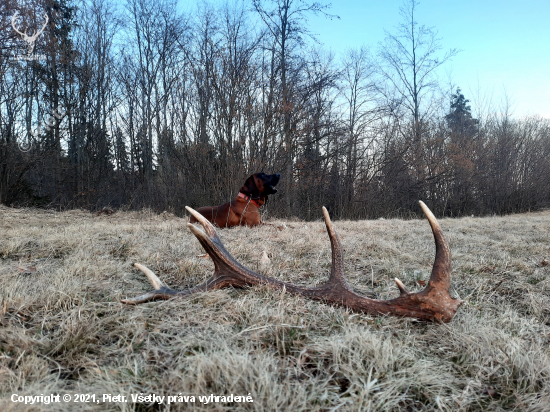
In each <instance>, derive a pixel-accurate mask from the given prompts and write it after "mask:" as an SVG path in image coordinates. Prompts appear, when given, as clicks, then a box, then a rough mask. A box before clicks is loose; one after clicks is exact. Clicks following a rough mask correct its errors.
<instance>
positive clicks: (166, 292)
mask: <svg viewBox="0 0 550 412" xmlns="http://www.w3.org/2000/svg"><path fill="white" fill-rule="evenodd" d="M134 266H135V267H137V268H138V269H139V270H141V271H142V272H143V273H145V276H147V279H149V282H151V284H152V285H153V288H155V290H154V291H151V292H147V293H145V294H143V295H141V296H138V297H136V298H132V299H122V300H121V302H122V303H126V304H128V305H137V304H138V303H145V302H149V301H152V300H162V299H170V298H172V297H174V296H176V295H179V294H182V293H183V292H179V291H177V290H173V289H170V288H169V287H168V286H166V285H165V284H164V283H163V282H162V281H161V280H160V279H159V278H158V276H157V275H155V274H154V273H153V271H152V270H151V269H149V268H148V267H147V266H144V265H141V264H139V263H134Z"/></svg>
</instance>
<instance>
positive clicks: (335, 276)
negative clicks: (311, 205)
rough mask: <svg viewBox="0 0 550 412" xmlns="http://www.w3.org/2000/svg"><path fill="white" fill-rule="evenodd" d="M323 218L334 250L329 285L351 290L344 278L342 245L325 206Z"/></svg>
mask: <svg viewBox="0 0 550 412" xmlns="http://www.w3.org/2000/svg"><path fill="white" fill-rule="evenodd" d="M323 216H324V218H325V225H326V227H327V232H328V237H329V238H330V247H331V249H332V266H331V268H330V278H329V280H328V284H339V285H340V286H342V287H344V288H346V289H349V286H348V282H347V281H346V278H345V277H344V254H343V253H342V245H341V244H340V238H338V234H337V233H336V231H335V230H334V227H333V226H332V221H331V220H330V215H329V214H328V210H327V209H326V207H324V206H323Z"/></svg>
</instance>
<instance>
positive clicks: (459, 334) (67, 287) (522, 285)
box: [0, 207, 550, 412]
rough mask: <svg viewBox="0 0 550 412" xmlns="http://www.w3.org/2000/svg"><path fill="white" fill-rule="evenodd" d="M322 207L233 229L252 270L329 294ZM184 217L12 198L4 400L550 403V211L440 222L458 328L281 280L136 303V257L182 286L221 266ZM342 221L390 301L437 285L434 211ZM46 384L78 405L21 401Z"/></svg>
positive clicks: (329, 411)
mask: <svg viewBox="0 0 550 412" xmlns="http://www.w3.org/2000/svg"><path fill="white" fill-rule="evenodd" d="M321 217H322V213H321V210H319V220H317V221H315V222H304V221H298V220H292V221H288V220H287V221H285V223H286V226H287V227H286V228H285V229H283V230H278V229H277V228H276V227H273V226H264V227H259V228H245V227H238V228H233V229H224V230H218V233H219V235H220V238H221V239H222V241H223V243H224V244H225V246H226V248H227V249H228V250H229V252H230V253H231V254H232V255H233V256H234V257H235V258H236V259H237V260H239V262H241V263H242V264H243V265H244V266H246V267H248V268H250V269H252V270H256V271H258V272H259V273H262V274H265V275H268V276H272V277H275V278H277V279H280V280H284V281H288V282H292V283H295V284H299V285H310V286H314V285H317V284H321V283H323V282H324V281H325V280H326V278H327V277H328V274H329V272H330V265H331V256H330V243H329V239H328V236H327V233H326V229H325V226H324V223H323V222H322V220H321ZM187 222H188V219H187V218H179V217H176V216H174V215H172V214H170V213H161V214H156V213H153V212H151V211H148V210H145V211H141V212H122V211H118V212H116V213H114V214H112V215H97V214H92V213H89V212H87V211H81V210H73V211H67V212H56V211H51V210H38V209H13V208H6V207H0V291H1V299H2V305H1V307H0V311H1V316H0V323H1V324H0V410H2V411H49V410H52V411H180V410H181V411H183V410H186V411H187V410H191V411H241V410H244V411H297V412H299V411H326V412H333V411H340V412H343V411H432V410H434V411H435V410H437V411H439V410H442V411H508V410H517V411H548V410H550V211H542V212H536V213H526V214H518V215H509V216H501V217H498V216H494V217H464V218H459V219H448V218H447V219H439V222H440V224H441V227H442V229H443V231H444V233H445V236H446V238H447V240H448V242H449V244H450V247H451V251H452V256H453V266H452V268H453V269H452V277H451V290H452V294H453V295H454V296H457V297H460V298H461V299H462V300H463V301H464V303H463V305H462V306H461V307H460V309H459V310H458V313H457V315H456V316H455V318H454V319H453V320H452V321H451V322H450V323H447V324H438V323H427V322H420V321H417V320H414V319H402V318H396V317H390V316H376V315H371V314H362V313H352V312H350V311H349V310H346V309H345V308H341V307H334V306H330V305H327V304H324V303H322V302H315V301H311V300H307V299H304V298H302V297H297V296H293V295H291V294H289V293H285V292H284V291H283V292H281V291H276V290H272V289H270V288H269V287H266V286H257V287H253V288H249V289H245V290H235V289H224V290H219V291H213V292H206V293H201V294H197V295H194V296H192V297H191V298H188V299H172V300H168V301H160V302H150V303H145V304H141V305H137V306H129V305H123V304H121V303H120V300H121V299H124V298H128V297H135V296H137V295H140V294H142V293H143V292H145V291H148V290H151V286H150V284H149V282H148V281H147V278H146V277H145V276H144V275H143V274H142V273H141V272H140V271H138V270H137V269H136V268H135V267H134V266H133V264H134V263H135V262H140V263H142V264H144V265H146V266H148V267H149V268H150V269H152V270H153V271H154V272H155V273H156V274H157V275H158V276H159V277H160V278H161V279H162V280H163V281H164V282H166V283H167V284H169V285H170V286H171V287H174V288H176V289H185V288H190V287H192V286H194V285H195V284H198V283H200V282H202V281H203V280H205V279H206V278H208V277H209V276H210V275H211V273H212V271H213V263H212V261H211V259H210V258H209V257H208V256H207V255H205V253H204V251H203V249H202V247H201V246H200V244H199V242H198V241H197V240H196V239H195V237H194V236H193V235H192V233H191V232H190V231H189V229H188V228H187ZM270 223H273V224H274V225H276V226H280V225H282V223H283V221H282V220H270ZM333 223H334V227H335V229H336V231H337V232H338V234H339V236H340V239H341V241H342V245H343V247H344V258H345V267H346V275H347V279H348V282H349V283H350V284H351V285H353V288H354V289H355V290H356V291H357V292H360V293H363V294H364V295H366V296H369V297H375V298H379V299H388V298H392V297H396V296H398V290H397V288H396V286H395V283H394V281H393V278H395V277H398V278H400V279H401V281H402V282H403V283H404V284H405V285H406V286H407V287H408V288H409V290H411V291H417V290H419V289H420V288H422V284H423V282H425V281H427V280H428V277H429V274H430V271H431V266H432V263H433V258H434V250H435V248H434V242H433V237H432V233H431V230H430V227H429V224H428V222H427V220H426V219H425V218H422V219H420V218H419V219H411V220H400V219H386V220H384V219H379V220H371V221H338V220H335V221H333ZM264 251H266V252H267V255H268V256H269V258H270V261H271V263H270V264H269V265H268V266H262V265H260V259H261V257H262V254H263V252H264ZM41 394H42V395H45V396H47V395H50V394H54V395H57V394H59V395H68V396H69V397H70V399H71V401H69V402H64V401H63V400H62V399H61V400H60V401H59V402H56V401H55V398H54V401H53V402H52V403H49V404H47V405H46V404H45V403H44V399H42V402H41V403H35V404H25V403H24V402H20V401H17V400H22V399H24V397H25V396H29V397H36V396H39V395H41ZM13 395H16V397H15V398H14V397H13ZM92 395H95V398H94V397H92ZM109 395H110V396H111V398H110V401H109V400H106V401H105V402H104V401H103V400H104V396H107V397H108V396H109ZM118 395H119V396H120V397H119V398H115V396H118ZM148 395H155V396H159V397H164V399H163V400H162V403H159V400H160V398H156V399H155V401H153V399H152V398H151V397H149V398H148V397H147V396H148ZM211 395H212V396H211ZM230 395H232V396H233V397H232V398H231V400H232V401H230V400H229V398H228V397H229V396H230ZM137 396H141V398H138V399H137V400H136V401H135V402H134V401H133V399H134V398H135V397H137ZM168 396H170V397H172V401H171V402H170V404H167V402H168ZM214 396H219V398H217V399H216V398H215V397H214ZM224 396H225V397H226V398H222V397H224ZM237 396H238V397H239V398H238V400H237V398H236V397H237ZM121 397H126V401H125V402H121V401H120V400H121V399H123V398H121ZM199 397H200V398H199ZM14 399H15V400H16V401H14ZM29 399H31V398H29ZM33 399H35V400H36V398H33ZM75 400H78V401H79V402H75ZM117 401H118V402H117Z"/></svg>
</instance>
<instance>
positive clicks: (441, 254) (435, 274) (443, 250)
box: [418, 200, 451, 291]
mask: <svg viewBox="0 0 550 412" xmlns="http://www.w3.org/2000/svg"><path fill="white" fill-rule="evenodd" d="M418 203H419V204H420V207H421V208H422V211H423V212H424V214H425V215H426V218H427V219H428V222H430V226H431V227H432V232H433V235H434V240H435V260H434V264H433V268H432V274H431V276H430V281H429V282H428V286H427V288H433V287H441V288H444V289H445V290H447V291H448V290H449V288H450V286H451V250H450V248H449V245H448V244H447V241H446V240H445V236H444V235H443V231H442V230H441V226H439V223H438V221H437V219H436V218H435V216H434V214H433V213H432V211H431V210H430V209H429V208H428V206H426V204H425V203H424V202H423V201H421V200H420V201H419V202H418Z"/></svg>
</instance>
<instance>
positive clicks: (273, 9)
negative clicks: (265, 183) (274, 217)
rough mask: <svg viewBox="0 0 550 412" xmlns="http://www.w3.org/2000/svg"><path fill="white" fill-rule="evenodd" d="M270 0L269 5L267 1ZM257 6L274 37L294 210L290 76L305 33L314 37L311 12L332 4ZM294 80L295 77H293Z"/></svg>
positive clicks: (288, 0) (259, 1)
mask: <svg viewBox="0 0 550 412" xmlns="http://www.w3.org/2000/svg"><path fill="white" fill-rule="evenodd" d="M266 3H267V4H269V6H268V5H266ZM252 4H253V6H254V9H255V10H256V12H257V13H258V15H259V16H260V18H261V19H262V21H263V22H264V24H265V26H266V28H267V30H268V33H269V34H270V36H271V37H272V39H273V46H274V48H273V58H274V59H276V60H275V61H276V63H275V64H276V71H275V73H276V74H277V75H278V77H279V80H280V88H281V102H280V107H281V112H282V130H281V132H282V133H281V134H282V140H283V144H284V151H285V155H286V159H285V169H286V176H287V179H286V180H285V182H286V183H287V185H288V186H287V187H286V192H287V196H286V208H287V213H291V200H292V198H293V190H294V185H293V184H292V176H293V163H294V156H295V137H294V132H293V129H292V116H293V114H294V113H295V110H294V108H295V103H296V99H295V93H296V81H295V78H292V79H291V76H293V75H296V74H297V71H298V69H299V65H300V64H301V62H300V59H299V56H298V54H297V52H298V49H299V48H300V47H301V46H302V45H304V42H305V38H306V37H310V38H311V37H312V33H311V32H310V31H309V30H308V28H307V19H308V16H309V15H311V14H313V15H318V14H322V15H325V16H327V17H337V16H331V15H329V14H328V13H327V10H328V9H329V8H330V5H322V4H320V3H317V2H313V3H310V2H306V1H305V0H268V1H263V0H253V1H252ZM291 80H292V81H291Z"/></svg>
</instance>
